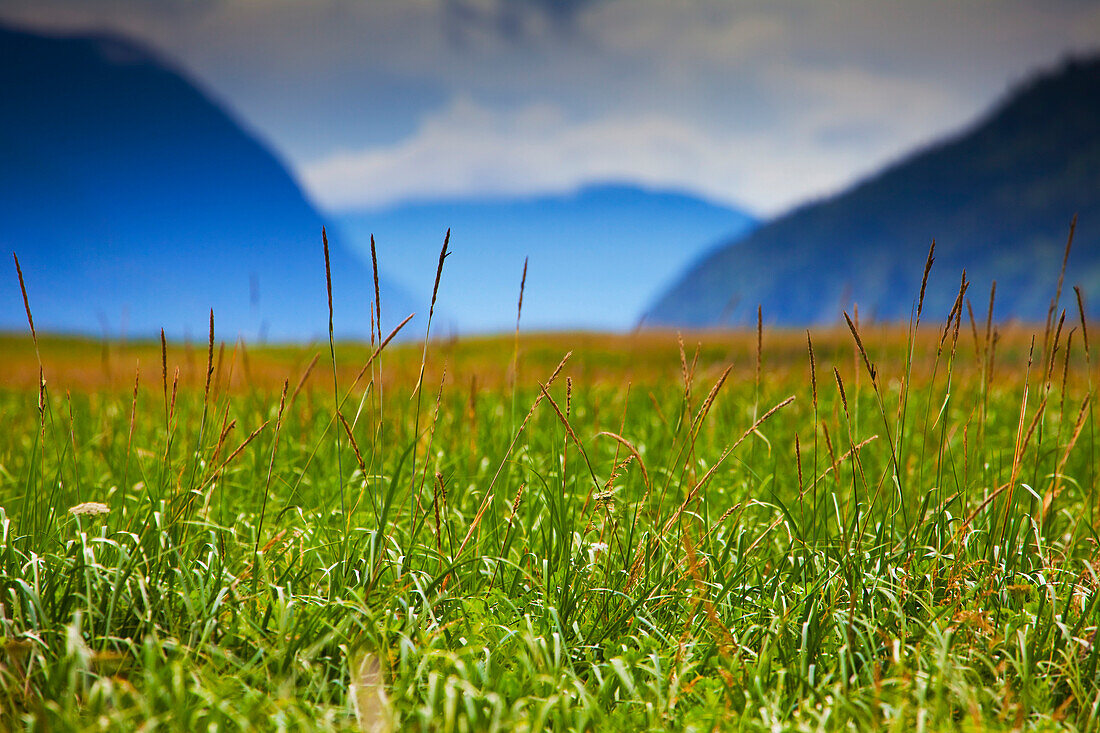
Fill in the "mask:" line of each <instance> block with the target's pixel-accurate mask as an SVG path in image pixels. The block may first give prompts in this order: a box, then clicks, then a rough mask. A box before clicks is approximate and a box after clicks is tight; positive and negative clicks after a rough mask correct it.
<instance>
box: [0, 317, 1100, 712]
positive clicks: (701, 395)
mask: <svg viewBox="0 0 1100 733" xmlns="http://www.w3.org/2000/svg"><path fill="white" fill-rule="evenodd" d="M963 302H965V301H960V303H959V307H958V308H956V309H955V310H954V311H953V312H952V314H951V315H950V316H948V314H943V313H938V314H929V313H925V314H924V315H923V319H924V320H923V321H922V322H921V324H920V326H919V328H906V327H896V326H895V327H889V328H887V327H881V326H871V325H866V324H865V325H864V326H863V327H857V326H856V325H855V324H853V327H852V328H851V329H849V328H848V327H847V326H844V325H842V326H841V327H840V328H838V329H833V330H827V331H821V332H818V331H814V332H813V333H812V335H811V339H812V341H810V340H809V339H808V338H807V334H806V333H801V332H799V333H793V332H768V331H764V332H763V333H762V334H760V335H758V334H757V333H735V334H722V333H712V334H703V335H699V336H691V337H687V336H685V338H684V340H683V341H684V342H683V344H682V345H681V343H680V342H678V339H677V337H676V335H675V334H641V335H637V336H616V337H602V336H599V335H593V334H574V335H556V336H539V335H531V336H524V337H522V338H520V339H519V340H518V342H515V341H513V339H512V338H511V337H501V338H493V339H482V340H470V341H459V342H444V341H430V342H429V343H428V345H427V348H426V351H423V350H422V346H421V345H411V344H408V343H404V344H396V343H395V344H391V345H390V346H389V347H387V348H386V349H385V350H383V351H381V352H379V353H376V356H375V357H374V358H373V359H372V357H371V354H372V350H371V347H370V346H369V345H362V344H340V343H337V344H336V345H335V347H334V353H335V361H336V363H335V365H334V364H333V363H332V359H331V355H330V351H329V345H328V344H322V345H319V346H318V347H316V348H311V347H295V348H274V347H266V348H261V347H258V346H257V347H249V348H248V349H245V348H244V346H243V345H241V344H236V345H234V344H233V343H229V344H227V345H226V346H224V347H222V346H221V345H220V344H219V343H216V342H215V343H213V344H212V345H211V347H210V348H209V351H208V345H207V344H206V343H202V344H200V345H198V346H193V345H190V346H189V345H186V344H170V345H168V346H167V348H166V349H165V350H164V351H163V352H162V350H161V344H159V343H132V344H99V343H95V342H91V341H81V340H71V339H70V340H66V339H57V338H41V339H40V340H39V341H38V343H35V342H33V341H32V339H31V337H30V335H29V334H28V335H26V336H22V335H19V336H14V335H13V336H6V337H3V339H2V340H0V354H2V359H0V362H2V364H0V384H2V385H3V386H2V387H0V425H2V426H3V429H2V430H0V729H27V730H51V731H64V730H104V731H115V730H127V729H141V730H153V729H170V730H200V729H202V730H212V729H236V728H242V727H256V728H261V729H278V730H310V729H343V730H413V731H416V730H423V731H429V730H430V731H435V730H440V731H451V730H460V731H466V730H513V729H515V730H531V731H538V730H543V729H555V730H583V729H591V730H666V729H689V730H727V729H738V730H768V731H771V730H785V729H806V730H836V729H849V730H875V729H883V730H899V731H900V730H904V731H910V730H912V731H925V730H984V729H993V730H1001V729H1004V730H1018V729H1028V730H1031V729H1039V730H1046V729H1062V728H1066V729H1073V728H1079V729H1095V728H1097V727H1098V725H1100V671H1098V666H1097V663H1098V653H1097V648H1096V645H1095V644H1094V643H1093V642H1094V641H1095V638H1096V629H1097V623H1098V618H1100V613H1098V605H1097V599H1098V598H1100V595H1098V585H1100V577H1098V571H1100V561H1098V559H1097V541H1098V536H1097V521H1098V517H1097V504H1096V503H1097V499H1098V497H1097V492H1096V487H1097V481H1096V479H1097V477H1096V472H1097V458H1098V453H1097V448H1098V446H1097V436H1096V427H1097V425H1096V420H1095V417H1094V410H1093V407H1092V404H1091V400H1090V397H1091V395H1092V391H1093V387H1094V377H1095V375H1096V367H1095V366H1094V365H1093V361H1094V360H1093V359H1092V358H1091V354H1090V352H1089V346H1088V336H1087V334H1086V332H1085V329H1084V325H1085V324H1084V323H1083V322H1082V321H1081V320H1080V319H1079V317H1078V315H1077V313H1078V311H1077V307H1076V304H1074V305H1073V306H1072V307H1069V308H1067V311H1068V314H1067V315H1065V316H1064V322H1058V320H1057V319H1054V320H1055V322H1054V323H1052V324H1051V325H1050V327H1048V328H1046V329H1043V328H1041V327H1040V328H1039V329H1037V332H1036V333H1035V334H1034V335H1032V333H1031V331H1030V330H1028V329H1026V328H1023V327H1012V328H1002V329H999V330H998V329H996V328H990V327H988V326H987V325H986V324H985V323H984V319H983V318H981V317H980V316H979V318H978V321H977V322H975V321H974V320H973V317H972V316H971V315H970V313H969V312H968V308H966V307H963V306H962V303H963ZM31 305H32V306H33V303H32V304H31ZM338 317H339V314H338ZM945 319H946V320H945ZM937 321H938V322H937ZM517 343H518V346H517ZM570 351H572V354H571V356H570V355H569V354H568V352H570ZM315 357H316V361H314V359H315ZM360 373H361V374H362V377H361V378H360V379H359V380H358V381H357V382H356V376H357V375H358V374H360ZM421 374H423V378H422V379H421ZM40 375H42V376H44V378H45V382H44V387H43V388H42V389H39V384H40V382H39V378H40ZM418 384H419V385H421V387H420V388H418ZM335 395H338V396H339V400H337V398H336V396H335Z"/></svg>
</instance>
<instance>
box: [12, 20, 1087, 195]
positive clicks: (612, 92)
mask: <svg viewBox="0 0 1100 733" xmlns="http://www.w3.org/2000/svg"><path fill="white" fill-rule="evenodd" d="M1098 19H1100V11H1098V10H1097V9H1096V7H1095V3H1090V2H1083V1H1082V0H974V1H973V2H967V3H938V2H927V0H898V1H897V2H889V3H883V2H880V0H831V1H830V2H819V3H818V2H815V3H807V2H805V0H692V2H690V3H682V2H679V3H674V2H668V0H371V1H370V2H358V1H357V0H311V1H310V2H301V0H169V1H168V2H164V3H160V2H154V3H150V2H148V0H2V2H0V20H9V21H13V22H24V23H28V24H31V25H36V26H39V27H46V28H52V29H63V30H78V29H88V28H96V29H114V30H118V31H121V32H124V33H127V34H131V35H134V36H136V37H138V38H139V39H142V40H144V41H146V42H148V43H151V44H152V45H154V46H155V47H157V48H159V49H161V50H162V51H164V52H165V53H166V54H168V55H169V56H171V57H173V58H175V59H177V60H178V62H179V63H180V64H181V65H182V66H183V67H184V68H185V69H186V70H187V71H188V72H190V73H191V74H192V75H193V76H195V77H196V78H197V79H198V80H199V81H200V82H202V83H203V84H204V86H206V87H207V88H209V89H210V90H211V91H212V92H213V93H214V95H215V96H216V97H217V98H218V99H220V100H224V101H226V102H227V103H228V104H229V105H230V106H232V108H233V110H234V111H235V112H236V113H237V115H238V116H239V117H240V118H242V119H243V120H244V121H245V122H246V123H247V124H248V126H249V127H250V128H251V129H253V130H256V131H258V133H259V134H260V135H261V136H262V137H264V138H266V139H267V140H268V141H269V142H270V143H272V145H273V146H274V147H275V148H276V149H277V150H278V151H279V152H280V153H281V154H282V155H284V156H286V158H287V159H288V161H289V163H290V164H291V165H292V166H293V167H294V168H295V170H296V172H297V173H298V174H299V175H300V176H301V177H303V178H304V180H305V181H306V183H307V184H308V185H309V187H310V189H311V191H312V193H313V194H314V196H315V197H316V198H317V199H318V200H319V201H320V202H322V203H323V204H325V205H328V206H348V205H357V206H366V205H370V206H379V205H384V204H386V203H390V202H394V201H398V200H403V199H409V198H425V197H431V196H440V195H447V196H452V195H454V196H476V195H484V194H492V193H499V194H523V193H535V192H539V191H555V190H565V189H569V188H572V187H575V186H578V185H582V184H583V183H586V182H590V181H593V180H597V179H601V178H609V177H610V178H619V179H628V180H636V181H638V182H641V183H647V184H650V185H654V186H669V187H679V188H687V189H689V190H693V191H696V192H699V193H702V194H705V195H707V196H710V197H712V198H716V199H720V200H722V201H732V202H736V203H740V204H743V205H747V206H750V207H752V208H754V209H756V210H757V211H758V212H762V213H772V212H775V211H778V210H781V209H782V208H785V207H786V206H789V205H791V204H793V203H796V202H798V201H800V200H802V199H804V198H806V197H812V196H815V195H820V194H824V193H828V192H830V191H832V190H834V189H836V188H838V187H841V186H843V185H845V184H846V183H848V182H850V181H851V180H852V179H853V178H858V177H860V176H863V175H866V174H867V173H869V172H871V171H873V170H874V169H876V168H877V167H879V166H881V165H882V164H884V163H885V162H887V161H888V160H890V159H891V158H894V157H896V156H898V155H900V154H903V153H905V152H906V151H907V150H908V149H910V148H911V147H912V146H914V145H919V144H922V143H925V142H928V141H931V140H933V139H935V138H937V137H939V136H940V135H942V134H944V133H947V132H949V131H952V130H954V129H957V128H958V127H959V126H961V125H963V124H965V123H966V122H967V121H968V120H971V119H973V118H974V116H976V115H977V114H979V113H980V112H981V111H982V110H983V109H985V108H987V107H988V106H989V105H990V104H991V103H992V102H993V101H994V100H995V99H996V98H997V97H998V96H1000V95H1001V94H1003V92H1004V91H1005V89H1006V87H1007V85H1008V84H1009V83H1010V82H1014V81H1018V80H1019V79H1020V78H1021V77H1023V76H1024V75H1026V74H1027V73H1029V72H1030V71H1031V70H1032V69H1034V68H1035V67H1036V66H1040V65H1044V64H1050V63H1052V62H1054V61H1057V60H1058V58H1059V57H1060V56H1062V55H1063V54H1065V53H1066V52H1067V51H1069V50H1073V49H1076V50H1080V49H1083V48H1090V47H1095V45H1096V43H1097V40H1098V39H1097V37H1096V33H1095V30H1094V29H1095V28H1096V22H1097V20H1098Z"/></svg>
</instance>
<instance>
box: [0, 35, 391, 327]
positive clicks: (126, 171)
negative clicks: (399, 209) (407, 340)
mask: <svg viewBox="0 0 1100 733" xmlns="http://www.w3.org/2000/svg"><path fill="white" fill-rule="evenodd" d="M0 100H2V103H0V247H2V248H3V249H6V250H7V251H9V252H10V251H15V252H16V253H17V254H18V256H19V260H20V263H21V264H22V268H23V273H24V276H25V278H26V282H27V290H28V293H29V296H30V302H31V309H32V312H33V314H34V318H35V325H36V326H37V327H38V328H39V329H41V330H49V331H64V332H92V333H98V332H100V331H101V330H107V331H109V332H111V333H117V332H119V331H125V332H126V333H128V334H131V335H153V334H155V333H157V332H158V331H159V329H160V328H161V327H164V328H165V330H166V331H167V333H168V334H170V335H171V336H174V337H180V336H183V335H187V334H190V335H191V336H193V337H195V338H198V339H203V338H205V334H206V329H207V317H208V309H209V308H211V307H212V308H213V309H214V314H215V321H216V327H217V329H218V332H219V333H220V334H222V335H223V336H227V337H229V338H233V337H235V336H236V335H238V334H244V335H246V336H248V337H250V338H252V337H256V336H261V337H262V336H264V335H266V336H267V337H268V338H272V339H278V340H283V339H305V338H312V337H322V338H325V337H327V335H328V332H327V329H328V301H327V297H326V292H325V269H324V257H323V254H322V245H321V225H322V219H321V217H320V216H319V215H318V213H317V211H316V210H315V209H314V208H313V207H312V205H311V204H310V203H309V202H308V201H307V200H306V199H305V197H304V196H303V194H302V192H301V190H300V189H299V188H298V185H297V184H296V183H295V181H294V180H293V179H292V178H291V176H290V175H289V174H288V173H287V171H286V169H285V168H284V167H283V165H282V164H281V163H280V162H279V160H278V159H277V158H276V157H275V155H274V154H272V152H271V151H270V150H268V149H267V148H266V147H265V146H264V145H263V144H262V143H260V142H259V141H257V140H256V139H255V138H254V137H253V136H251V135H250V134H249V133H248V132H246V131H245V130H243V129H242V128H241V126H240V125H239V124H238V123H237V122H236V121H235V120H233V119H232V118H231V117H230V116H229V115H228V114H227V113H226V112H225V111H224V110H223V109H221V108H220V107H219V106H218V105H217V104H216V103H215V102H214V101H212V100H211V99H210V98H209V97H207V96H206V95H205V94H204V93H203V92H201V91H200V90H199V89H197V88H196V87H195V85H194V84H192V83H191V82H189V81H188V80H187V79H185V78H184V77H183V76H182V75H181V74H180V73H178V72H177V71H175V70H174V69H172V67H171V66H170V65H169V64H168V63H166V62H165V61H163V60H162V59H160V58H158V57H157V56H156V55H155V54H154V53H152V52H150V51H149V50H147V49H145V48H143V47H141V46H138V45H136V44H134V43H132V42H130V41H128V40H125V39H122V38H118V37H113V36H82V37H46V36H40V35H35V34H32V33H27V32H20V31H16V30H11V29H0ZM330 243H331V250H332V270H333V272H332V278H333V286H334V297H335V304H334V307H335V312H336V327H337V331H338V332H339V333H341V334H344V335H362V334H369V332H370V327H369V310H368V308H369V305H368V304H369V302H370V301H371V300H373V283H372V276H371V273H370V270H369V268H368V267H367V266H366V265H365V263H364V261H363V259H362V258H361V257H360V256H358V255H357V254H355V253H353V252H352V251H351V250H350V249H348V248H347V247H346V246H345V245H344V244H343V242H342V241H341V239H340V237H339V236H338V235H337V234H336V233H335V232H330ZM8 267H9V268H11V269H9V270H8V274H7V275H6V276H5V280H6V282H7V285H5V286H4V287H3V288H2V289H0V292H2V296H0V328H2V329H17V328H25V327H26V317H25V315H24V310H23V302H22V298H21V296H20V292H19V287H18V284H17V280H16V276H15V271H14V267H12V265H11V264H10V261H9V265H8ZM384 288H385V290H386V291H387V293H384V295H387V294H388V295H389V296H390V297H389V298H388V300H390V301H391V308H390V309H389V310H390V312H391V313H393V314H394V315H395V316H396V313H397V312H398V311H403V310H405V308H406V307H407V306H408V303H407V301H408V299H407V297H405V296H403V295H402V294H401V293H400V292H399V291H398V289H397V287H396V286H392V285H384ZM383 307H385V306H383ZM387 325H389V324H387Z"/></svg>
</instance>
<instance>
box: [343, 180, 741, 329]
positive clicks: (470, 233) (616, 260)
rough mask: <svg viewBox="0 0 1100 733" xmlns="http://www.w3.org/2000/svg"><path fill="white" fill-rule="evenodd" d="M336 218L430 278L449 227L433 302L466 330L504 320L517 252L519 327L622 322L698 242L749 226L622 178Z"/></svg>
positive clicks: (357, 241)
mask: <svg viewBox="0 0 1100 733" xmlns="http://www.w3.org/2000/svg"><path fill="white" fill-rule="evenodd" d="M338 221H339V222H340V224H341V225H342V228H343V230H344V231H345V232H346V233H347V234H348V236H349V237H350V239H351V240H352V242H353V244H354V245H355V246H357V247H360V248H362V247H366V246H369V241H370V234H371V233H373V234H374V235H375V238H376V241H377V245H378V252H379V260H380V263H382V264H384V266H385V268H386V269H387V271H389V272H392V273H394V275H395V276H396V277H398V278H400V279H401V280H402V281H403V282H416V283H426V284H427V285H429V286H430V284H431V280H432V277H433V275H434V272H435V266H436V261H437V258H438V255H439V247H440V245H441V243H442V237H443V233H444V232H445V231H446V229H447V227H450V228H451V230H452V234H451V249H452V250H453V254H452V255H451V256H450V257H449V258H447V262H446V267H445V268H444V274H443V282H442V285H441V287H440V303H441V304H442V306H443V307H445V308H446V309H447V311H448V312H449V314H451V316H452V317H453V319H454V324H455V325H456V326H457V328H458V329H459V330H461V331H465V332H485V331H499V330H510V329H511V328H513V327H514V325H515V318H516V299H517V296H518V295H519V285H520V275H521V273H522V270H523V260H524V257H528V256H529V257H530V265H529V268H528V275H527V290H526V293H525V295H524V301H523V325H524V327H525V328H529V329H563V328H585V329H612V330H621V329H625V328H629V327H631V326H633V325H634V322H635V320H636V318H637V314H638V312H639V311H640V310H641V309H642V307H643V306H644V305H645V304H646V303H647V302H649V301H650V300H651V299H652V297H653V296H654V294H655V292H656V290H657V288H658V287H660V286H661V285H663V284H665V283H667V282H668V280H669V279H670V278H671V277H672V276H674V275H676V274H678V273H680V272H681V271H682V270H683V269H684V268H685V267H686V266H687V265H688V263H690V262H691V261H692V260H693V259H694V258H695V257H697V256H698V255H699V253H700V252H701V251H702V250H703V249H705V248H706V247H707V246H708V245H711V244H713V243H714V242H715V241H717V240H718V239H719V238H720V237H724V236H726V235H729V234H730V233H731V232H737V231H748V230H749V229H750V228H751V227H752V226H753V225H754V221H753V219H752V218H751V217H750V216H748V215H747V214H745V213H743V212H740V211H736V210H733V209H730V208H726V207H723V206H719V205H716V204H712V203H709V202H706V201H703V200H700V199H698V198H695V197H692V196H689V195H686V194H681V193H673V192H668V191H647V190H644V189H640V188H637V187H632V186H626V185H605V186H594V187H590V188H585V189H581V190H580V191H578V192H576V193H573V194H567V195H557V196H538V197H530V198H494V199H480V200H455V201H436V202H427V203H417V204H407V205H402V206H397V207H393V208H390V209H386V210H382V211H359V212H343V213H342V214H341V215H340V216H339V218H338Z"/></svg>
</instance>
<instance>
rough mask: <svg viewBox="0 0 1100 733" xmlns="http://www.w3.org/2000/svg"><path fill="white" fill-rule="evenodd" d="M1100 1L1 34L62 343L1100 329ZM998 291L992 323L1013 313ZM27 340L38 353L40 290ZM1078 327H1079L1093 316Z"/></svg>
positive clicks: (38, 22) (3, 25) (34, 266)
mask: <svg viewBox="0 0 1100 733" xmlns="http://www.w3.org/2000/svg"><path fill="white" fill-rule="evenodd" d="M1098 50H1100V4H1097V3H1095V2H1092V1H1091V0H996V1H994V0H986V1H976V2H968V3H929V2H925V1H924V0H899V1H898V2H891V3H881V2H876V1H874V0H862V1H857V0H847V1H841V0H838V1H837V2H814V3H806V2H803V1H802V0H766V1H764V0H762V1H760V2H742V1H735V0H729V1H726V2H720V1H718V0H698V1H694V2H676V3H670V2H664V1H658V0H652V1H651V0H372V1H370V2H365V1H364V2H352V1H350V0H311V1H310V2H301V1H300V0H293V1H292V0H263V1H260V0H164V1H163V2H148V0H0V98H2V100H3V103H2V104H0V245H2V246H3V247H4V248H5V249H6V250H8V251H11V252H15V253H16V254H17V255H18V257H19V262H20V265H21V269H22V273H23V276H24V279H25V283H26V288H27V292H28V295H29V298H30V301H31V307H32V310H33V312H34V316H35V321H36V326H38V328H39V329H40V330H43V331H51V332H59V333H80V334H89V335H104V336H107V337H110V338H126V337H147V336H151V335H154V334H156V333H157V332H158V331H159V329H160V328H162V327H163V328H164V329H165V330H166V332H167V333H168V335H169V336H170V337H172V338H195V339H197V340H205V333H206V328H207V319H208V309H210V308H213V309H214V312H215V319H216V321H217V323H218V329H219V332H220V333H221V335H222V336H226V335H233V336H236V335H239V336H242V337H244V338H245V339H247V340H250V341H304V340H310V339H315V338H323V337H325V336H327V327H328V323H327V318H328V313H327V301H326V297H325V272H324V259H323V255H322V245H321V227H322V225H325V226H326V227H327V231H328V235H329V240H330V244H331V248H332V267H333V285H334V290H335V293H334V294H335V297H336V302H335V325H336V331H337V334H338V335H341V336H345V337H369V334H370V331H371V326H370V319H371V304H372V302H373V301H374V284H373V276H372V268H371V258H370V241H371V236H372V235H373V236H374V239H375V242H376V249H377V255H378V267H379V270H380V278H381V280H380V286H381V295H382V297H381V320H382V327H383V331H388V330H389V329H390V328H392V327H393V326H394V325H396V324H397V323H398V322H400V321H401V320H402V319H403V318H404V317H405V316H406V315H408V314H409V313H411V312H414V311H415V312H417V313H418V314H419V315H418V316H417V319H418V321H419V328H418V332H420V333H422V328H423V321H422V320H421V319H423V317H424V315H425V314H426V312H427V306H428V300H429V298H430V295H431V290H432V282H433V279H434V275H435V267H436V262H437V260H438V256H439V250H440V247H441V245H442V243H443V237H444V232H445V231H446V230H447V229H448V228H450V229H451V231H452V234H451V240H450V248H451V250H452V254H451V256H450V257H449V258H448V259H447V261H446V266H445V268H444V272H443V278H442V283H441V286H440V290H439V305H438V313H437V315H438V317H439V320H438V321H437V322H436V332H437V333H439V334H441V335H450V334H474V333H489V332H499V331H509V330H511V329H512V328H514V327H515V320H516V302H517V299H518V296H519V288H520V279H521V273H522V272H523V269H524V262H525V260H526V261H527V262H528V273H527V280H526V293H525V296H524V305H523V328H524V329H525V330H591V331H616V332H627V331H631V330H633V329H637V328H676V329H688V328H735V327H743V326H747V325H755V322H756V318H757V309H758V307H759V308H760V312H761V313H762V318H763V320H764V322H765V324H770V325H778V326H807V325H815V324H831V323H835V322H836V321H837V320H838V319H840V318H841V314H842V312H843V310H846V309H847V310H849V311H851V309H853V308H856V307H858V309H859V313H860V316H861V317H862V318H863V319H865V320H868V319H877V320H880V321H907V320H908V319H909V317H910V315H911V314H912V313H913V309H914V307H915V303H916V297H917V293H918V290H919V288H920V281H921V272H922V269H923V265H924V262H925V258H926V256H927V253H928V249H929V246H930V244H931V242H932V240H933V239H935V241H936V265H935V268H934V270H933V275H932V278H931V280H930V282H929V288H928V296H927V301H926V308H927V309H928V312H929V313H930V314H931V317H934V318H936V319H941V320H942V318H944V317H946V315H947V313H948V311H949V310H950V309H951V306H952V304H953V303H954V301H955V300H956V297H957V295H958V292H959V288H960V277H961V273H962V270H963V269H964V268H965V270H966V272H967V276H966V277H967V280H968V282H969V285H968V288H967V290H966V293H965V296H964V297H965V298H966V300H967V302H968V305H970V309H971V311H973V312H974V313H975V318H976V319H977V320H978V321H984V320H985V319H986V318H987V317H992V318H994V319H996V320H999V321H1001V320H1009V319H1016V320H1024V321H1037V322H1040V323H1041V322H1042V321H1043V320H1044V319H1045V318H1048V317H1049V313H1050V309H1051V298H1052V296H1053V295H1054V290H1055V287H1056V284H1057V281H1058V276H1059V271H1060V268H1061V267H1062V264H1063V255H1064V253H1065V251H1066V242H1067V238H1068V236H1069V234H1070V228H1071V222H1072V221H1073V219H1074V217H1075V216H1077V217H1078V218H1077V225H1076V231H1075V235H1074V236H1075V238H1074V244H1073V248H1072V250H1071V251H1070V254H1069V259H1068V261H1067V262H1066V276H1065V279H1066V284H1065V293H1066V294H1069V293H1071V288H1072V286H1074V285H1076V286H1079V288H1080V294H1081V302H1082V307H1083V308H1085V309H1086V310H1087V311H1088V313H1089V314H1090V315H1091V316H1096V315H1098V314H1100V310H1097V309H1098V308H1100V57H1098V56H1097V55H1096V54H1097V52H1098ZM994 281H996V283H997V286H996V297H995V299H994V301H993V305H992V310H990V309H991V306H990V292H991V290H992V288H993V282H994ZM3 282H4V284H3V286H2V287H0V294H2V295H0V329H2V330H6V331H16V330H20V329H23V328H25V324H26V317H25V313H24V306H23V300H22V296H21V293H20V289H19V283H18V280H17V276H16V272H15V267H14V263H12V266H11V267H10V268H9V269H8V271H7V274H6V275H4V280H3ZM1067 303H1068V304H1069V305H1068V307H1070V308H1072V309H1076V307H1077V306H1076V305H1075V304H1073V301H1072V299H1071V298H1063V302H1062V306H1066V305H1067Z"/></svg>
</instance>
